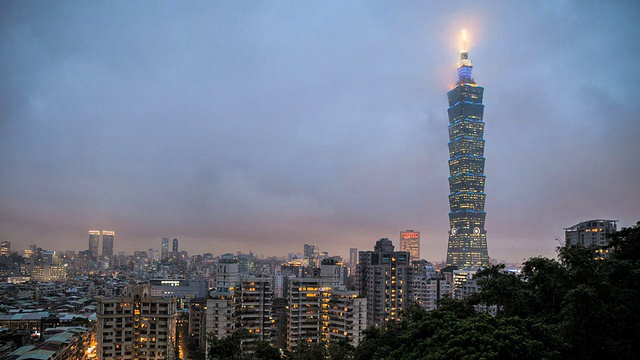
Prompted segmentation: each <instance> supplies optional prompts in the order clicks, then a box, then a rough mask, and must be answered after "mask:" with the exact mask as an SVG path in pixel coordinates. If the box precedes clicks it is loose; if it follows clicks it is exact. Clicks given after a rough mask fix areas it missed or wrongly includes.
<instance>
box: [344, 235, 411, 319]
mask: <svg viewBox="0 0 640 360" xmlns="http://www.w3.org/2000/svg"><path fill="white" fill-rule="evenodd" d="M356 286H357V288H358V291H359V293H360V296H361V297H365V298H367V325H368V326H372V325H376V324H383V323H385V322H387V321H392V320H400V317H401V313H402V312H403V311H406V310H407V309H408V308H409V305H410V304H411V302H412V301H413V269H412V267H411V265H410V262H409V253H408V252H406V251H394V246H393V243H392V242H391V240H389V239H388V238H382V239H380V240H378V241H377V242H376V245H375V246H374V248H373V251H360V261H359V264H358V270H357V278H356Z"/></svg>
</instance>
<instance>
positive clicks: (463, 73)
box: [458, 29, 475, 84]
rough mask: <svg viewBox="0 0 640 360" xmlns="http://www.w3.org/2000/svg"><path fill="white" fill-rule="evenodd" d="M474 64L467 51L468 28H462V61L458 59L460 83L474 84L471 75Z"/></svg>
mask: <svg viewBox="0 0 640 360" xmlns="http://www.w3.org/2000/svg"><path fill="white" fill-rule="evenodd" d="M472 69H473V64H472V63H471V60H469V53H468V52H467V30H464V29H463V30H462V50H461V51H460V61H458V84H463V83H467V84H474V83H475V81H473V78H472V77H471V71H472Z"/></svg>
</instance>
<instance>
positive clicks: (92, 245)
mask: <svg viewBox="0 0 640 360" xmlns="http://www.w3.org/2000/svg"><path fill="white" fill-rule="evenodd" d="M98 249H100V231H97V230H91V231H89V251H91V256H93V257H94V259H97V258H98Z"/></svg>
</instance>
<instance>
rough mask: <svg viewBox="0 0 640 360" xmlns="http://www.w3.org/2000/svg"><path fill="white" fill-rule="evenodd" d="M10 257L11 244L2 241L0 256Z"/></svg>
mask: <svg viewBox="0 0 640 360" xmlns="http://www.w3.org/2000/svg"><path fill="white" fill-rule="evenodd" d="M9 255H11V242H10V241H3V242H2V243H0V256H9Z"/></svg>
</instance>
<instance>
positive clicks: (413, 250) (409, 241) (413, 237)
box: [400, 230, 420, 261]
mask: <svg viewBox="0 0 640 360" xmlns="http://www.w3.org/2000/svg"><path fill="white" fill-rule="evenodd" d="M400 251H406V252H408V253H409V260H410V261H414V260H420V232H419V231H413V230H406V231H402V232H401V233H400Z"/></svg>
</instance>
